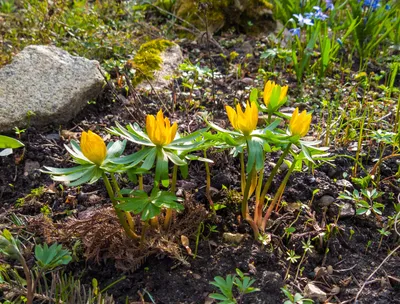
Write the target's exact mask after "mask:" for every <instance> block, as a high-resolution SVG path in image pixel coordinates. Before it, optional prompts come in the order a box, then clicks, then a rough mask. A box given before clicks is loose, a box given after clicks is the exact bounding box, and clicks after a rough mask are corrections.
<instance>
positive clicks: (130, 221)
mask: <svg viewBox="0 0 400 304" xmlns="http://www.w3.org/2000/svg"><path fill="white" fill-rule="evenodd" d="M110 176H111V182H112V184H113V186H114V190H115V191H114V193H115V192H116V193H117V196H118V197H122V195H121V189H120V188H119V185H118V182H117V179H116V178H115V174H114V173H111V174H110ZM125 218H126V221H127V222H128V225H129V228H130V229H131V230H132V231H135V223H134V221H133V218H132V216H131V214H130V213H129V212H126V211H125Z"/></svg>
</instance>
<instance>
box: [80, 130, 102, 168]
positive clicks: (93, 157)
mask: <svg viewBox="0 0 400 304" xmlns="http://www.w3.org/2000/svg"><path fill="white" fill-rule="evenodd" d="M81 151H82V153H83V155H85V157H86V158H87V159H88V160H90V161H91V162H93V163H95V164H96V165H98V166H100V165H101V164H102V163H103V161H104V159H105V158H106V156H107V147H106V144H105V143H104V141H103V139H102V138H101V137H100V136H99V135H97V134H96V133H93V132H92V131H89V132H82V137H81Z"/></svg>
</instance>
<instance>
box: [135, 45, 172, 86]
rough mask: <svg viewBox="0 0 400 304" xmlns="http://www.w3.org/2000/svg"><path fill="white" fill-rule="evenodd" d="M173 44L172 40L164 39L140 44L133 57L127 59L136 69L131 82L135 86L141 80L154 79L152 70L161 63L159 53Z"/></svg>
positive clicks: (155, 69) (157, 68)
mask: <svg viewBox="0 0 400 304" xmlns="http://www.w3.org/2000/svg"><path fill="white" fill-rule="evenodd" d="M173 45H175V44H174V43H173V42H171V41H169V40H165V39H156V40H152V41H149V42H146V43H144V44H142V45H141V47H140V48H139V50H138V52H137V53H136V56H135V58H133V60H131V61H129V64H130V65H131V66H132V68H134V69H135V71H136V72H135V76H134V77H133V79H132V84H133V85H134V86H136V85H138V84H139V83H141V82H142V81H143V80H146V79H147V80H152V79H154V72H155V71H157V70H159V69H160V68H161V65H162V58H161V56H160V55H161V53H162V52H164V51H165V50H166V49H168V48H169V47H171V46H173Z"/></svg>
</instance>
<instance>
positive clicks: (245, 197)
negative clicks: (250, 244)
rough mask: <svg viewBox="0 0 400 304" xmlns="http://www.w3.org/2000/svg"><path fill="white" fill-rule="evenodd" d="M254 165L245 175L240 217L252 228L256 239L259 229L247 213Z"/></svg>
mask: <svg viewBox="0 0 400 304" xmlns="http://www.w3.org/2000/svg"><path fill="white" fill-rule="evenodd" d="M255 170H256V167H255V165H254V166H253V169H251V171H250V173H249V174H248V175H247V181H246V187H245V189H244V195H243V200H242V218H243V219H244V220H246V221H247V222H248V223H249V224H250V226H251V228H252V229H253V233H254V238H255V239H256V240H257V239H258V235H259V231H258V227H257V225H256V223H255V222H254V221H253V219H252V218H251V217H250V215H249V204H248V200H249V192H250V187H251V180H252V178H253V176H254V174H255Z"/></svg>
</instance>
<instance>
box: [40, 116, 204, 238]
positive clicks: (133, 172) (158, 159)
mask: <svg viewBox="0 0 400 304" xmlns="http://www.w3.org/2000/svg"><path fill="white" fill-rule="evenodd" d="M177 129H178V125H177V123H176V122H175V123H173V124H172V125H171V123H170V120H169V119H168V118H166V117H164V114H163V112H162V110H160V111H159V112H158V113H157V116H156V117H154V116H153V115H147V118H146V132H144V131H143V130H142V129H141V128H140V127H139V125H138V124H136V123H135V124H133V125H132V124H129V125H128V126H127V127H126V128H125V127H123V126H121V125H120V124H119V123H116V127H114V128H111V129H108V131H110V133H112V134H114V135H117V136H120V137H122V138H124V140H123V141H116V142H110V143H109V144H108V145H107V146H106V144H105V143H104V141H103V139H102V138H101V137H100V136H99V135H97V134H95V133H93V132H92V131H88V132H82V137H81V141H80V144H78V143H77V142H76V141H71V146H72V148H70V147H68V146H66V149H67V150H68V152H69V153H70V154H71V156H72V159H73V161H74V162H75V163H77V164H78V166H76V167H73V168H67V169H59V168H52V167H45V170H44V171H43V172H46V173H49V174H51V175H52V178H53V179H54V180H56V181H61V182H65V183H67V184H68V185H69V186H78V185H82V184H85V183H94V182H96V181H98V180H99V179H100V178H101V179H102V180H103V182H104V185H105V187H106V189H107V193H108V195H109V197H110V199H111V202H112V204H113V207H114V209H115V212H116V215H117V216H118V219H119V222H120V223H121V225H122V227H123V228H124V230H125V232H126V234H127V235H128V236H129V237H131V238H132V239H137V240H139V239H141V240H142V241H143V240H144V235H145V231H146V230H147V228H148V227H149V226H151V227H153V228H154V229H158V228H159V223H160V221H162V224H163V228H164V229H168V228H169V226H170V224H171V220H172V215H173V213H174V212H176V211H181V210H183V208H184V207H183V205H182V204H181V203H180V199H178V198H177V197H176V196H175V191H176V182H177V176H178V167H180V168H181V173H182V176H184V177H185V176H187V172H188V161H189V160H203V161H209V160H207V159H205V158H201V157H198V156H196V155H191V154H190V152H192V151H194V150H197V149H200V148H202V147H204V140H202V139H201V134H202V132H203V131H204V130H199V131H197V132H194V133H192V134H189V135H188V136H185V137H181V136H180V135H179V134H178V132H177ZM127 141H129V142H132V143H134V144H137V145H139V146H140V147H141V149H140V150H139V151H138V152H135V153H132V154H130V155H125V156H122V153H123V151H124V150H125V146H126V143H127ZM169 162H171V163H172V164H173V169H172V182H171V187H170V189H169V191H166V190H162V188H161V186H162V187H168V186H169V185H170V180H169ZM153 169H154V171H155V172H154V184H153V189H152V191H151V193H150V195H149V194H147V193H146V192H145V191H144V189H143V175H144V174H149V173H150V172H151V171H152V170H153ZM123 173H126V174H127V175H128V177H129V179H131V180H132V181H137V182H138V188H139V189H135V190H132V189H120V186H119V184H118V177H117V174H123ZM164 211H165V213H164ZM135 215H140V219H141V221H142V224H143V225H142V227H141V228H140V229H138V228H137V227H135V220H134V216H135ZM160 215H163V216H162V217H160ZM139 231H141V236H140V235H139Z"/></svg>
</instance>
